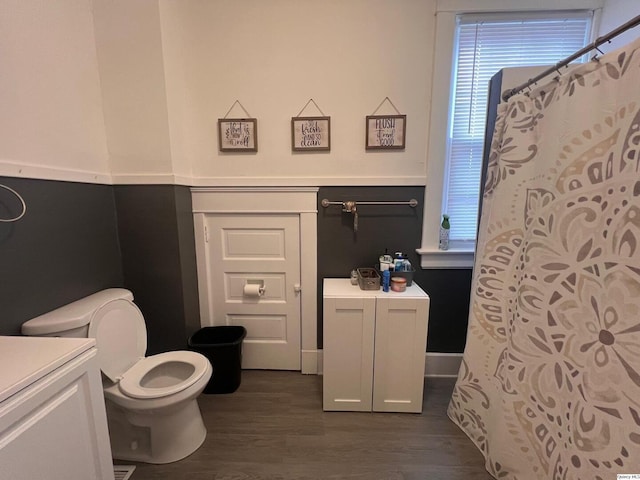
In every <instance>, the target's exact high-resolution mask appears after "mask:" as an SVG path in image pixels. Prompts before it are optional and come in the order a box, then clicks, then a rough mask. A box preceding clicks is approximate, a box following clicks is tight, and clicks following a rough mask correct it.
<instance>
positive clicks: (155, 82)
mask: <svg viewBox="0 0 640 480" xmlns="http://www.w3.org/2000/svg"><path fill="white" fill-rule="evenodd" d="M94 23H95V39H96V40H95V42H96V47H97V50H98V64H99V68H100V80H101V82H102V96H103V99H104V112H105V124H106V131H107V139H108V144H109V156H110V163H111V172H112V174H113V175H114V176H116V175H117V176H125V177H130V176H131V180H132V183H136V181H135V177H137V176H142V177H143V178H145V179H146V181H147V182H148V183H173V166H172V163H171V149H170V138H169V115H168V112H167V94H168V91H167V88H166V85H165V69H164V59H163V51H162V32H161V30H160V29H161V25H160V10H159V6H158V0H95V1H94ZM176 94H179V92H176Z"/></svg>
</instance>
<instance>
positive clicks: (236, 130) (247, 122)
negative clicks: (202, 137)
mask: <svg viewBox="0 0 640 480" xmlns="http://www.w3.org/2000/svg"><path fill="white" fill-rule="evenodd" d="M218 142H219V145H220V151H221V152H257V151H258V120H257V119H255V118H219V119H218Z"/></svg>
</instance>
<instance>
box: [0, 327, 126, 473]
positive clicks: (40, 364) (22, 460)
mask: <svg viewBox="0 0 640 480" xmlns="http://www.w3.org/2000/svg"><path fill="white" fill-rule="evenodd" d="M96 352H97V350H96V347H95V340H94V339H86V338H54V337H17V336H16V337H0V480H49V479H64V480H87V479H91V480H113V478H114V471H113V461H112V459H111V447H110V444H109V432H108V429H107V417H106V413H105V407H104V397H103V393H102V384H101V379H100V370H99V367H98V364H97V361H96Z"/></svg>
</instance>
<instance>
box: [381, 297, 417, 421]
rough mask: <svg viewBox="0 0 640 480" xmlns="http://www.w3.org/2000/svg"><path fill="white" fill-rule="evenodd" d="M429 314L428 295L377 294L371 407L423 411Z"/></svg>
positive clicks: (384, 409)
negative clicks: (382, 296)
mask: <svg viewBox="0 0 640 480" xmlns="http://www.w3.org/2000/svg"><path fill="white" fill-rule="evenodd" d="M428 315H429V299H428V298H424V297H423V298H378V300H377V303H376V335H375V362H374V377H373V410H374V411H376V412H413V413H419V412H421V411H422V389H423V385H424V359H425V351H426V345H427V324H428Z"/></svg>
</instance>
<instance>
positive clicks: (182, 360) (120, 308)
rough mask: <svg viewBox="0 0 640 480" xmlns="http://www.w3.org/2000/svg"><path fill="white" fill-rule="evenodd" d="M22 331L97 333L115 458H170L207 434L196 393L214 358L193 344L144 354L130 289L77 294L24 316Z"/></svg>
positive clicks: (56, 334)
mask: <svg viewBox="0 0 640 480" xmlns="http://www.w3.org/2000/svg"><path fill="white" fill-rule="evenodd" d="M22 333H23V334H24V335H30V336H49V337H93V338H95V339H96V344H97V346H98V363H99V365H100V369H101V370H102V374H103V375H102V379H103V382H102V383H103V388H104V396H105V404H106V409H107V420H108V422H109V436H110V437H111V450H112V454H113V457H114V458H117V459H121V460H134V461H139V462H147V463H170V462H175V461H177V460H180V459H182V458H184V457H186V456H188V455H190V454H191V453H193V452H195V451H196V450H197V449H198V447H200V445H202V442H204V439H205V437H206V435H207V431H206V428H205V426H204V423H203V421H202V416H201V414H200V409H199V408H198V403H197V400H196V397H197V396H198V395H200V393H202V391H203V390H204V387H205V386H206V385H207V382H208V381H209V378H211V373H212V368H211V364H210V363H209V360H207V358H206V357H204V356H203V355H201V354H199V353H196V352H190V351H177V352H167V353H161V354H158V355H152V356H150V357H145V352H146V350H147V329H146V326H145V322H144V317H143V316H142V313H141V312H140V310H139V309H138V307H137V306H136V305H135V304H134V303H133V295H132V293H131V292H130V291H128V290H125V289H122V288H111V289H108V290H103V291H101V292H98V293H95V294H93V295H90V296H88V297H85V298H82V299H80V300H78V301H76V302H73V303H70V304H68V305H65V306H63V307H60V308H58V309H56V310H53V311H51V312H49V313H45V314H44V315H41V316H39V317H36V318H34V319H32V320H29V321H27V322H26V323H24V324H23V325H22Z"/></svg>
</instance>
